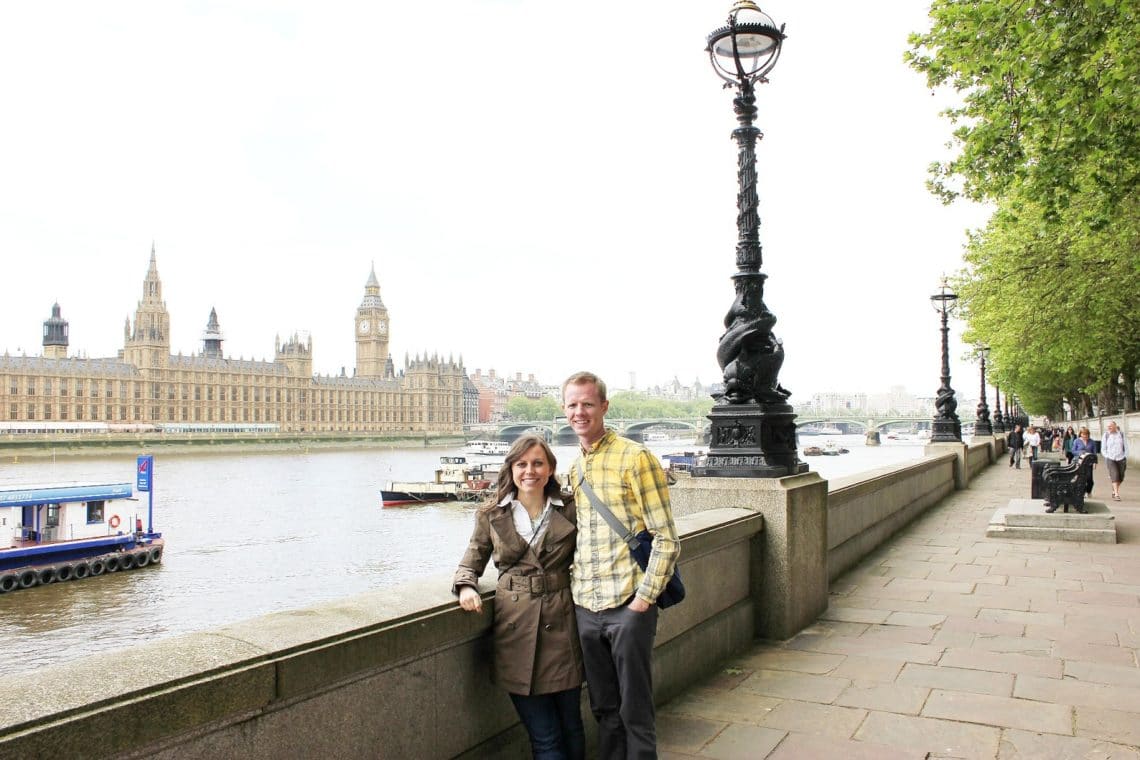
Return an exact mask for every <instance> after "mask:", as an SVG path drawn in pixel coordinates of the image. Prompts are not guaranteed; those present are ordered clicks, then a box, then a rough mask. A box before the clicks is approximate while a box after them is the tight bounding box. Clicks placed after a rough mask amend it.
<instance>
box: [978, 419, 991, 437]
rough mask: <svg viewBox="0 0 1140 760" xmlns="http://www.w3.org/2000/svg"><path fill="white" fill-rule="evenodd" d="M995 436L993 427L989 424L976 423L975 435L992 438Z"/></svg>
mask: <svg viewBox="0 0 1140 760" xmlns="http://www.w3.org/2000/svg"><path fill="white" fill-rule="evenodd" d="M993 434H994V429H993V426H992V425H991V424H990V423H988V422H975V423H974V435H976V436H992V435H993Z"/></svg>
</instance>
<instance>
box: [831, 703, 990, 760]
mask: <svg viewBox="0 0 1140 760" xmlns="http://www.w3.org/2000/svg"><path fill="white" fill-rule="evenodd" d="M854 738H856V739H858V740H859V741H865V742H875V743H878V744H889V745H892V746H895V747H907V748H910V749H912V750H918V751H921V752H925V753H929V754H930V755H932V756H935V757H970V758H978V757H996V756H997V750H998V742H999V741H1000V739H1001V729H998V728H994V727H993V726H978V725H974V724H972V723H958V722H955V721H950V720H938V719H935V718H915V717H912V716H909V715H895V714H894V713H885V712H872V713H871V714H870V715H868V716H867V719H866V720H865V721H863V725H862V726H860V728H859V730H858V731H856V732H855V737H854Z"/></svg>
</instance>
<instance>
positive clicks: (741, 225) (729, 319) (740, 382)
mask: <svg viewBox="0 0 1140 760" xmlns="http://www.w3.org/2000/svg"><path fill="white" fill-rule="evenodd" d="M783 42H784V27H783V26H782V25H781V26H780V27H779V28H777V26H776V22H775V21H773V20H772V17H771V16H769V15H768V14H767V13H764V12H763V11H761V10H760V8H758V7H757V6H756V4H755V3H754V2H752V0H737V2H736V4H735V5H733V6H732V10H731V11H730V12H729V14H728V23H727V24H725V25H724V26H722V27H720V28H719V29H717V30H715V31H714V32H713V33H712V34H710V35H709V37H708V47H707V50H708V54H709V60H711V61H712V65H713V69H714V70H715V71H716V73H717V75H718V76H719V77H720V78H721V79H723V80H724V81H725V83H726V84H725V88H728V87H735V88H736V98H735V99H734V101H733V103H734V107H735V111H736V120H737V121H738V122H739V124H740V126H739V127H737V128H736V129H735V130H733V132H732V137H733V139H734V140H736V144H737V148H738V158H737V179H738V181H739V192H738V193H737V196H736V205H737V217H736V227H737V231H738V237H737V243H736V268H737V272H736V274H734V275H733V276H732V279H733V283H734V286H735V290H736V300H734V301H733V303H732V308H730V309H729V310H728V315H727V316H726V317H725V318H724V326H725V332H724V334H723V335H722V336H721V337H720V343H719V344H718V345H717V351H716V357H717V361H718V362H719V363H720V366H721V369H723V370H724V393H723V394H721V395H718V396H716V404H715V405H714V406H713V409H712V412H711V413H710V414H709V420H710V422H711V428H710V433H711V441H710V444H709V454H708V459H707V461H706V464H705V466H704V467H702V468H700V469H699V470H698V471H697V473H696V474H698V475H706V476H714V477H749V478H778V477H782V476H784V475H793V474H795V473H799V472H806V471H807V465H806V464H804V463H803V462H801V461H799V457H798V455H797V452H796V426H795V417H796V415H795V414H794V413H793V411H792V407H791V405H790V404H788V403H787V400H788V396H790V395H791V393H790V392H789V391H788V390H786V389H784V388H783V387H781V386H780V384H779V381H778V379H777V375H778V374H779V372H780V365H782V364H783V363H784V346H783V344H782V343H781V342H780V341H779V340H777V338H776V336H775V335H773V334H772V327H773V326H774V325H775V324H776V317H775V315H774V314H772V312H771V311H769V310H768V307H767V306H765V305H764V280H765V279H767V275H764V274H762V273H761V272H760V265H761V259H762V256H761V248H760V235H759V228H760V215H759V214H758V213H757V210H756V206H757V197H756V141H757V140H758V139H760V138H761V137H763V135H762V134H761V132H760V130H759V129H757V128H756V127H755V126H753V121H754V120H755V118H756V113H757V109H756V93H755V86H756V84H758V83H760V84H763V83H764V82H767V81H768V80H767V78H766V77H767V74H768V72H770V71H771V70H772V68H773V67H774V66H775V65H776V60H777V59H778V58H779V57H780V48H781V46H782V45H783Z"/></svg>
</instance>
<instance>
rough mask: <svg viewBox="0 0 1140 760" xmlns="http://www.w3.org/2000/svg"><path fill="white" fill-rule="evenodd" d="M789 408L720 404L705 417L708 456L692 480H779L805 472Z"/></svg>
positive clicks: (792, 413)
mask: <svg viewBox="0 0 1140 760" xmlns="http://www.w3.org/2000/svg"><path fill="white" fill-rule="evenodd" d="M795 419H796V415H795V412H794V411H793V410H792V407H791V405H790V404H724V405H722V406H714V407H713V408H712V411H711V412H710V413H709V422H711V423H712V424H711V427H710V429H709V433H710V440H711V441H712V444H711V445H710V446H709V453H708V456H707V457H706V459H705V463H704V465H702V466H700V467H694V468H693V475H694V476H695V477H705V478H782V477H785V476H787V475H798V474H800V473H802V472H807V471H808V466H807V463H805V462H801V461H800V459H799V456H798V452H797V450H796V423H795Z"/></svg>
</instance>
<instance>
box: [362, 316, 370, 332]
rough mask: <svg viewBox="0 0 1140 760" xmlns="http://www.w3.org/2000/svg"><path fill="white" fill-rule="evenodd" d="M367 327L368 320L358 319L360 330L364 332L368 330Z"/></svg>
mask: <svg viewBox="0 0 1140 760" xmlns="http://www.w3.org/2000/svg"><path fill="white" fill-rule="evenodd" d="M368 328H369V324H368V320H367V319H362V320H360V332H362V333H366V332H368Z"/></svg>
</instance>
